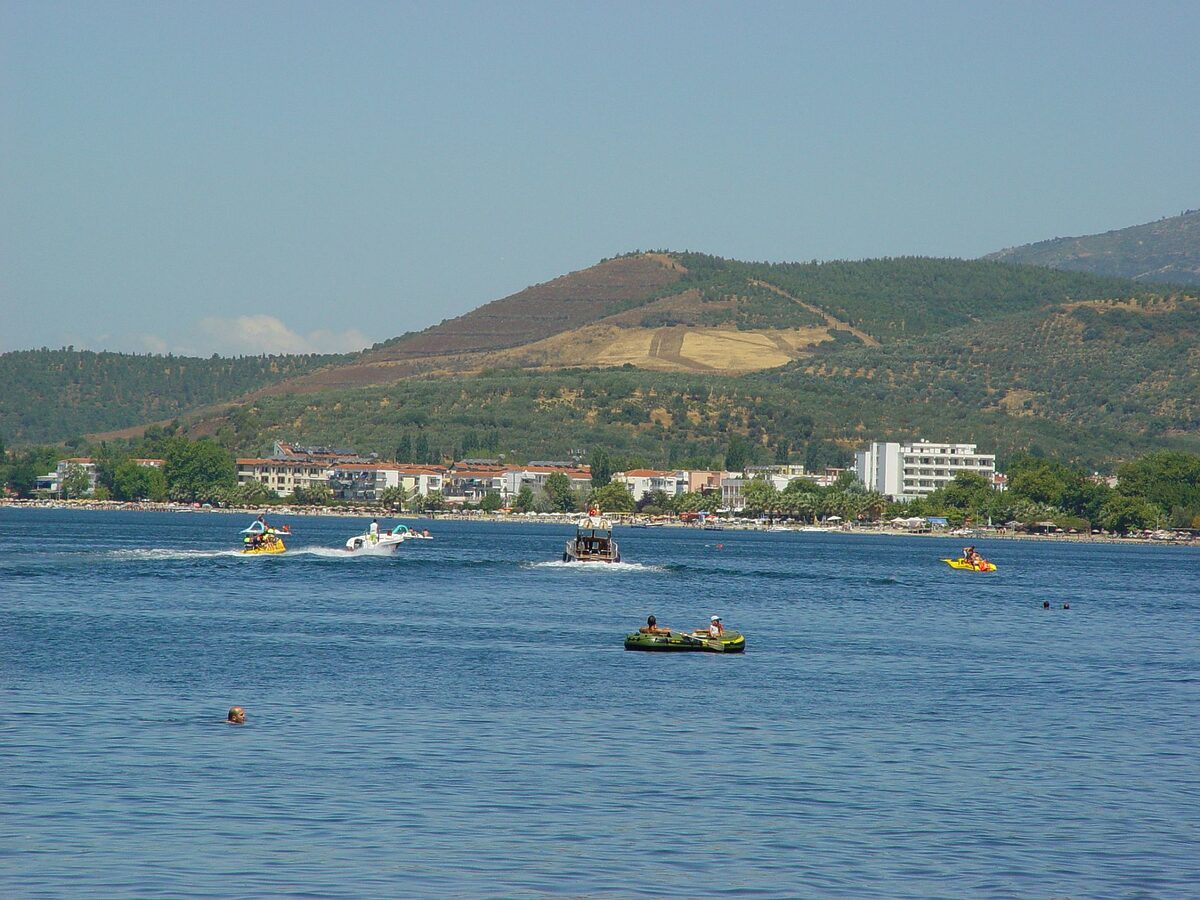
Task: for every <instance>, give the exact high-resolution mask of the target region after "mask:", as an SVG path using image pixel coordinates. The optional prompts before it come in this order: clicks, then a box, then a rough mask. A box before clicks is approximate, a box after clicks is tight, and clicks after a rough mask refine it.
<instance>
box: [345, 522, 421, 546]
mask: <svg viewBox="0 0 1200 900" xmlns="http://www.w3.org/2000/svg"><path fill="white" fill-rule="evenodd" d="M412 540H429V533H428V532H426V533H424V534H422V533H421V532H419V531H413V530H412V529H411V528H409V527H408V526H407V525H397V526H396V527H395V528H393V529H392V530H391V531H381V532H379V533H378V534H371V533H369V532H368V533H367V534H356V535H355V536H354V537H352V538H350V539H349V540H348V541H346V546H345V549H346V550H347V551H349V552H350V553H353V552H354V551H355V550H376V549H384V550H395V549H396V548H397V547H399V546H400V545H401V544H403V543H404V542H405V541H412Z"/></svg>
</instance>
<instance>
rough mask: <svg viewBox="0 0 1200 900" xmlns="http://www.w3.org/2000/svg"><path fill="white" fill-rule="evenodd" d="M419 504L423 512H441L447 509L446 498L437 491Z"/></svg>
mask: <svg viewBox="0 0 1200 900" xmlns="http://www.w3.org/2000/svg"><path fill="white" fill-rule="evenodd" d="M419 502H420V506H421V510H422V511H423V512H441V511H442V510H443V509H445V508H446V498H445V497H443V496H442V495H441V494H439V493H437V492H436V491H435V492H434V493H432V494H428V495H426V496H424V497H422V498H421V499H420V501H419Z"/></svg>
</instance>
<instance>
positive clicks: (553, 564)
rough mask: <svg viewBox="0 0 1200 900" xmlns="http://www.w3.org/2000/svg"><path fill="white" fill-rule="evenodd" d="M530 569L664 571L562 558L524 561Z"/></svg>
mask: <svg viewBox="0 0 1200 900" xmlns="http://www.w3.org/2000/svg"><path fill="white" fill-rule="evenodd" d="M525 565H526V566H527V567H528V568H531V569H569V570H571V571H579V572H608V573H611V574H620V573H625V574H628V573H630V572H665V571H666V569H664V568H663V567H662V566H648V565H645V564H643V563H627V562H616V563H577V562H563V561H562V560H558V559H553V560H549V561H547V562H535V563H526V564H525Z"/></svg>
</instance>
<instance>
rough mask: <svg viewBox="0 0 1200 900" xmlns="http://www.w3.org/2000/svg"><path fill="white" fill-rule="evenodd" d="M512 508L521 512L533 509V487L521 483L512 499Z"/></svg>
mask: <svg viewBox="0 0 1200 900" xmlns="http://www.w3.org/2000/svg"><path fill="white" fill-rule="evenodd" d="M513 509H515V510H516V511H517V512H523V513H524V512H530V511H532V510H533V488H531V487H530V486H529V485H527V484H523V485H521V489H520V490H519V491H517V496H516V498H515V499H514V500H513Z"/></svg>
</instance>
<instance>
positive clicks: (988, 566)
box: [942, 556, 996, 572]
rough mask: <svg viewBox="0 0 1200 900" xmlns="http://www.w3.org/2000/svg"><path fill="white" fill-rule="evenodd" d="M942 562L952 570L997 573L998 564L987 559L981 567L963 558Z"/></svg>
mask: <svg viewBox="0 0 1200 900" xmlns="http://www.w3.org/2000/svg"><path fill="white" fill-rule="evenodd" d="M942 562H944V563H945V564H946V565H948V566H949V567H950V568H952V569H967V570H968V571H971V572H995V571H996V564H995V563H994V562H988V561H987V560H986V559H985V560H984V561H983V562H981V563H980V564H979V565H975V563H973V562H970V561H969V560H967V559H964V558H963V557H961V556H960V557H959V558H958V559H943V560H942Z"/></svg>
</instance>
